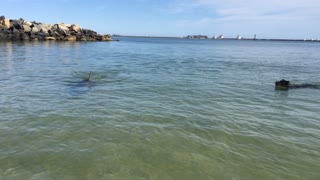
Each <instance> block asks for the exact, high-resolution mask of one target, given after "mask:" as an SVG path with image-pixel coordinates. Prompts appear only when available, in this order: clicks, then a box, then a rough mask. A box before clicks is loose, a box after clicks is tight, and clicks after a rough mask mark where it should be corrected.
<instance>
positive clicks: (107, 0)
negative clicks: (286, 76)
mask: <svg viewBox="0 0 320 180" xmlns="http://www.w3.org/2000/svg"><path fill="white" fill-rule="evenodd" d="M1 1H2V2H1V7H0V15H5V16H6V17H7V18H10V19H16V18H20V17H22V18H24V19H25V20H29V21H33V20H35V21H38V22H43V23H52V24H54V23H58V22H64V23H76V24H79V25H80V26H81V27H83V28H88V29H92V30H95V31H97V32H98V33H110V34H122V35H158V36H186V35H189V34H204V35H208V36H213V35H220V34H223V35H224V36H225V37H236V36H237V35H238V34H239V35H241V36H243V37H253V35H254V34H257V37H258V38H302V39H303V38H315V39H318V38H320V0H104V1H102V0H100V1H99V0H85V1H82V0H52V1H44V0H1Z"/></svg>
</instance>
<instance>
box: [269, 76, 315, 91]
mask: <svg viewBox="0 0 320 180" xmlns="http://www.w3.org/2000/svg"><path fill="white" fill-rule="evenodd" d="M298 88H315V89H320V85H316V84H291V83H290V81H287V80H285V79H281V80H280V81H276V82H275V89H276V90H288V89H298Z"/></svg>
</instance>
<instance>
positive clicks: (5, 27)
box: [0, 24, 8, 31]
mask: <svg viewBox="0 0 320 180" xmlns="http://www.w3.org/2000/svg"><path fill="white" fill-rule="evenodd" d="M6 29H8V28H7V26H4V25H2V24H0V31H2V30H6Z"/></svg>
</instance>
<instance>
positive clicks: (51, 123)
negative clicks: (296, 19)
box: [0, 38, 320, 180]
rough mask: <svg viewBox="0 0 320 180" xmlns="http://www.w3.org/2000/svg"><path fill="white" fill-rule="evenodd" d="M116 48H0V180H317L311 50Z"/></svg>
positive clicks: (316, 93) (277, 46)
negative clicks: (278, 86) (286, 83)
mask: <svg viewBox="0 0 320 180" xmlns="http://www.w3.org/2000/svg"><path fill="white" fill-rule="evenodd" d="M120 40H121V41H119V42H87V43H83V42H75V43H72V42H28V43H23V42H13V43H12V42H1V43H0V179H1V180H2V179H5V180H11V179H13V180H16V179H17V180H20V179H21V180H24V179H33V180H37V179H39V180H43V179H50V180H51V179H54V180H56V179H57V180H58V179H59V180H60V179H68V180H73V179H74V180H79V179H80V180H81V179H157V180H164V179H165V180H172V179H174V180H176V179H178V180H180V179H183V180H186V179H191V180H196V179H208V180H209V179H210V180H211V179H320V89H291V90H289V91H275V90H274V82H275V81H276V80H280V79H282V78H284V79H288V80H290V81H292V82H294V83H314V84H320V72H319V70H320V43H310V42H309V43H308V42H259V41H257V42H254V41H212V40H187V39H165V38H164V39H161V38H121V39H120ZM90 71H91V72H92V75H93V82H92V83H86V82H83V80H85V79H86V78H87V76H88V73H89V72H90Z"/></svg>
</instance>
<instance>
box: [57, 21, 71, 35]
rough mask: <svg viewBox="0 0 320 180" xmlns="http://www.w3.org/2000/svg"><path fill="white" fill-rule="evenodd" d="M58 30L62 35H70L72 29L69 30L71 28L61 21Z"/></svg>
mask: <svg viewBox="0 0 320 180" xmlns="http://www.w3.org/2000/svg"><path fill="white" fill-rule="evenodd" d="M57 27H58V28H57V30H56V31H57V32H58V33H59V34H60V35H61V36H68V35H70V31H69V28H68V27H67V26H66V25H65V24H63V23H61V24H57Z"/></svg>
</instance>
